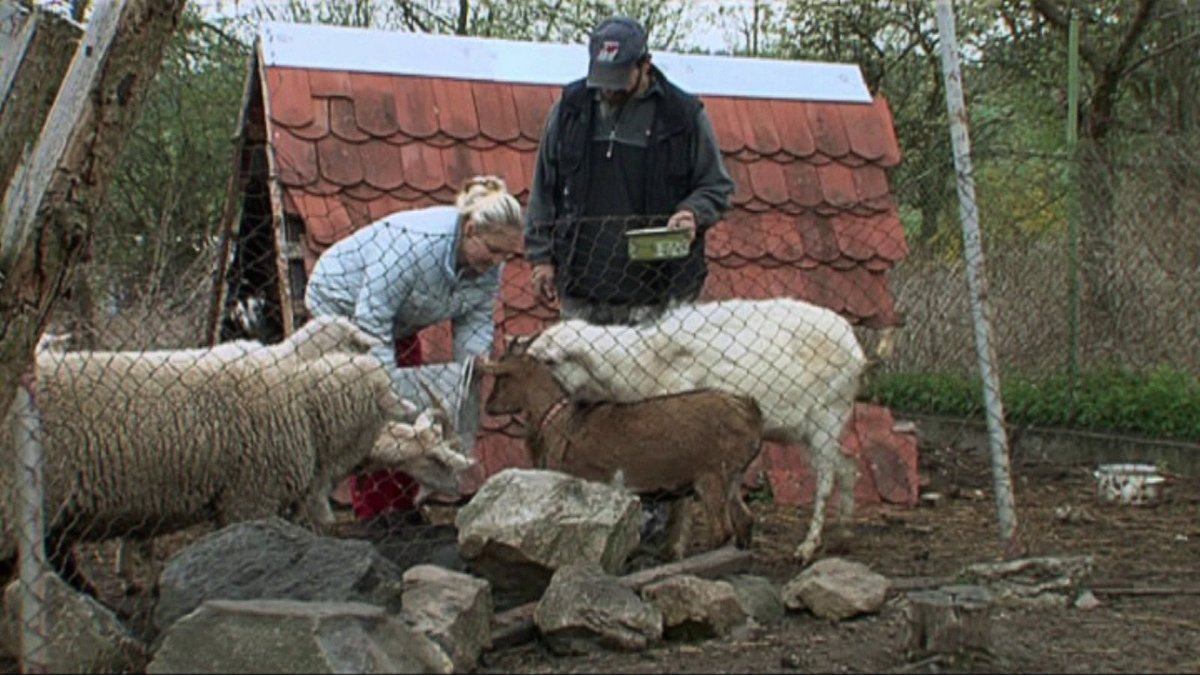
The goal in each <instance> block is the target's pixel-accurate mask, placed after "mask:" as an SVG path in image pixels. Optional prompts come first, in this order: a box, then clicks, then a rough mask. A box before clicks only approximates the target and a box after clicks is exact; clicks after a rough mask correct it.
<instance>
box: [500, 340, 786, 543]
mask: <svg viewBox="0 0 1200 675" xmlns="http://www.w3.org/2000/svg"><path fill="white" fill-rule="evenodd" d="M482 369H483V371H484V372H485V373H489V374H491V375H492V377H493V378H494V383H493V386H492V391H491V394H490V395H489V396H488V399H487V403H486V404H485V408H486V410H487V412H488V414H489V415H522V416H524V418H525V420H526V422H527V426H526V443H527V445H528V447H529V451H530V454H531V456H532V458H533V462H534V465H535V466H537V467H539V468H546V469H552V470H556V471H562V472H563V473H567V474H571V475H573V476H578V477H580V478H584V479H587V480H594V481H599V482H604V483H609V482H613V481H614V480H617V481H622V482H623V483H624V485H625V486H626V487H627V488H629V489H630V490H632V491H633V492H635V493H639V494H645V493H651V492H659V491H661V492H667V493H673V494H682V493H684V492H685V491H686V490H687V489H688V488H693V489H694V490H695V493H696V496H697V497H698V498H699V500H700V502H701V503H702V504H703V506H704V509H705V512H706V514H707V516H708V522H709V524H710V529H711V531H712V534H713V540H714V541H715V542H717V543H718V545H720V544H723V543H725V542H726V541H728V540H729V538H730V536H733V537H734V540H735V542H736V543H737V545H738V546H739V547H742V548H745V547H748V546H749V545H750V531H751V527H752V525H753V522H754V518H753V515H752V514H751V513H750V509H748V508H747V507H746V504H745V502H743V501H742V495H741V482H742V478H743V476H744V475H745V472H746V468H747V467H748V466H749V465H750V462H752V461H753V460H754V458H755V457H756V456H757V455H758V453H759V451H760V450H761V447H762V412H761V411H760V410H759V407H758V404H757V403H755V401H754V400H753V399H751V398H748V397H744V396H735V395H731V394H726V393H724V392H721V391H717V390H713V389H700V390H696V391H690V392H685V393H679V394H671V395H667V396H657V397H654V398H648V399H644V400H642V401H638V402H636V403H599V404H596V403H589V404H576V403H573V402H572V401H570V399H569V398H568V396H567V392H566V390H564V389H563V387H562V386H561V385H560V384H559V383H558V381H557V380H556V379H555V378H554V375H553V372H552V371H551V369H550V367H549V366H547V365H546V364H544V363H541V362H539V361H536V360H534V359H533V358H531V357H529V356H527V355H525V354H524V353H521V352H520V351H519V350H514V349H511V348H510V349H509V351H508V353H506V354H505V355H504V356H502V357H501V358H500V359H499V360H498V361H488V362H486V363H485V364H484V365H483V366H482ZM677 504H678V505H680V506H682V505H683V504H684V502H683V501H679V502H677ZM682 515H683V514H682V513H681V512H680V511H678V510H676V509H672V515H671V519H672V521H677V520H678V519H679V518H681V517H682ZM676 526H679V523H678V522H675V523H673V527H672V528H669V529H674V527H676ZM681 554H682V551H677V550H672V551H670V555H671V556H672V557H679V556H680V555H681Z"/></svg>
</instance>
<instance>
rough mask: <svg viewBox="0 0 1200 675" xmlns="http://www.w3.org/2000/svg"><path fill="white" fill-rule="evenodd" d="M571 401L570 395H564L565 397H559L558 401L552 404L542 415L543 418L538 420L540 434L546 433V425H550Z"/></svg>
mask: <svg viewBox="0 0 1200 675" xmlns="http://www.w3.org/2000/svg"><path fill="white" fill-rule="evenodd" d="M570 403H571V397H570V396H564V397H562V398H560V399H558V400H557V401H555V402H554V405H552V406H550V407H549V408H548V409H547V410H546V412H545V414H543V415H542V418H541V419H540V420H538V425H537V432H538V434H539V435H541V434H544V433H546V427H548V426H550V422H552V421H554V418H555V417H557V416H558V414H559V413H560V412H562V411H563V410H564V409H565V408H566V407H567V406H568V405H570Z"/></svg>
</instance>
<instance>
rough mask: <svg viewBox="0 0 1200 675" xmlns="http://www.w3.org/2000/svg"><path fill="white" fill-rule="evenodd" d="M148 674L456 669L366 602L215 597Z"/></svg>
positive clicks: (166, 645)
mask: <svg viewBox="0 0 1200 675" xmlns="http://www.w3.org/2000/svg"><path fill="white" fill-rule="evenodd" d="M146 672H148V673H451V672H454V664H453V662H452V661H451V660H450V658H449V657H447V656H446V654H445V653H444V652H443V651H442V649H441V648H440V647H439V646H438V645H437V644H436V643H434V641H433V640H432V639H430V638H429V637H427V636H425V635H422V634H421V633H420V632H419V631H417V630H414V629H413V628H412V627H411V626H409V625H407V624H406V623H405V622H404V621H403V620H402V619H400V618H398V617H395V616H392V615H389V614H388V613H386V612H385V611H384V610H383V608H381V607H375V606H372V605H366V604H362V603H341V602H295V601H291V600H210V601H208V602H205V603H204V604H202V605H201V606H200V608H199V609H197V610H196V611H194V612H192V613H191V614H188V615H187V616H186V617H184V618H182V619H180V620H179V621H177V622H176V623H175V624H174V625H172V626H171V628H170V629H169V630H168V631H167V632H166V634H165V635H164V636H163V641H162V645H161V646H160V647H159V649H158V651H157V652H156V653H155V655H154V660H153V661H151V663H150V665H149V667H148V668H147V669H146Z"/></svg>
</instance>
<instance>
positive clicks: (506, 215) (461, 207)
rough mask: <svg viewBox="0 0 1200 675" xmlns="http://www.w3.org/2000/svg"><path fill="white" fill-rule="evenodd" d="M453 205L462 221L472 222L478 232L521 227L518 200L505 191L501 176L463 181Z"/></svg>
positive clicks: (477, 177)
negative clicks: (468, 220)
mask: <svg viewBox="0 0 1200 675" xmlns="http://www.w3.org/2000/svg"><path fill="white" fill-rule="evenodd" d="M454 205H455V206H456V207H458V213H459V217H460V219H461V220H462V221H466V220H467V219H470V220H473V221H475V226H476V227H478V228H479V229H480V230H482V231H494V230H504V229H510V228H518V227H521V203H520V202H518V201H517V198H516V197H514V196H512V195H511V194H509V193H508V186H507V185H506V184H505V183H504V179H503V178H499V177H497V176H475V177H474V178H470V179H468V180H467V181H466V182H465V183H463V187H462V190H460V191H459V193H458V198H457V199H455V201H454Z"/></svg>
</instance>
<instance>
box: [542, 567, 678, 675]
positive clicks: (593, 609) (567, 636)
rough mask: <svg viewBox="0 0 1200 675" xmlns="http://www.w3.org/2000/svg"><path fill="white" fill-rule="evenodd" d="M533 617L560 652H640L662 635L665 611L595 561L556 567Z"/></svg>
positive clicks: (549, 642)
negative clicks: (556, 569)
mask: <svg viewBox="0 0 1200 675" xmlns="http://www.w3.org/2000/svg"><path fill="white" fill-rule="evenodd" d="M533 622H534V624H535V625H536V626H537V628H538V631H539V632H540V633H541V634H542V637H543V639H544V640H545V641H546V644H547V646H549V647H550V649H551V650H552V651H554V652H555V653H558V654H580V653H587V652H592V651H597V650H602V649H609V650H620V651H640V650H642V649H645V648H646V647H647V645H649V644H650V643H651V642H653V641H655V640H658V639H660V638H661V637H662V613H661V612H659V611H658V609H657V608H656V607H654V605H651V604H649V603H646V602H643V601H642V600H641V598H639V597H638V596H637V594H636V593H634V592H633V590H631V589H630V588H628V587H627V586H624V585H622V584H621V583H620V581H619V580H618V579H617V578H616V577H614V576H612V575H609V574H607V573H605V572H604V570H602V569H601V568H600V566H599V565H596V564H595V563H586V564H581V565H567V566H565V567H562V568H560V569H559V570H558V571H557V572H555V574H554V577H553V578H552V579H551V580H550V586H549V587H548V588H546V593H545V594H544V595H543V596H542V599H541V600H540V601H539V602H538V604H537V607H536V608H535V609H534V612H533Z"/></svg>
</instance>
